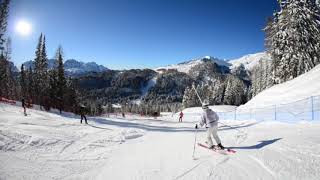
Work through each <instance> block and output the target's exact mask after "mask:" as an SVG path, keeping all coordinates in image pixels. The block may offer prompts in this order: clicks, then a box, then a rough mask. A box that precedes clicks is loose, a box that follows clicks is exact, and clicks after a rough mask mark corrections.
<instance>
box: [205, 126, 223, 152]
mask: <svg viewBox="0 0 320 180" xmlns="http://www.w3.org/2000/svg"><path fill="white" fill-rule="evenodd" d="M217 132H218V126H213V127H209V128H208V129H207V142H208V145H209V147H211V146H212V145H213V142H212V137H211V135H212V136H213V138H214V140H215V141H216V142H217V144H220V143H221V140H220V138H219V136H218V133H217Z"/></svg>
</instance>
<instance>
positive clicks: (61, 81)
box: [57, 46, 66, 113]
mask: <svg viewBox="0 0 320 180" xmlns="http://www.w3.org/2000/svg"><path fill="white" fill-rule="evenodd" d="M62 54H63V52H62V47H61V46H59V48H58V50H57V64H58V65H57V76H58V78H57V99H58V108H59V110H60V113H61V110H62V109H63V99H64V93H65V89H66V79H65V76H64V67H63V55H62Z"/></svg>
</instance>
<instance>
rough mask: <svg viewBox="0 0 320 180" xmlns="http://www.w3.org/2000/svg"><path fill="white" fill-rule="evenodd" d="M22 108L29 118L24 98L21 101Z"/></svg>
mask: <svg viewBox="0 0 320 180" xmlns="http://www.w3.org/2000/svg"><path fill="white" fill-rule="evenodd" d="M21 106H22V107H23V113H24V115H25V116H27V108H26V102H25V100H24V98H22V99H21Z"/></svg>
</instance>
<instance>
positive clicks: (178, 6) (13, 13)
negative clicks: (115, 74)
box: [7, 0, 277, 69]
mask: <svg viewBox="0 0 320 180" xmlns="http://www.w3.org/2000/svg"><path fill="white" fill-rule="evenodd" d="M276 9H277V1H276V0H261V1H256V0H241V1H239V0H228V1H218V0H192V1H191V0H96V1H94V0H91V1H89V0H78V1H77V0H12V4H11V9H10V15H9V27H8V32H7V34H8V35H9V36H10V37H11V38H12V51H13V52H12V60H13V61H14V62H15V63H16V64H21V63H22V62H24V61H27V60H30V59H34V54H35V48H36V45H37V41H38V38H39V35H40V33H41V32H43V33H44V34H45V35H46V38H47V51H48V52H47V53H48V57H49V58H52V57H54V54H55V51H56V49H57V47H58V46H59V45H62V47H63V49H64V53H65V58H66V59H70V58H74V59H77V60H81V61H85V62H89V61H95V62H97V63H98V64H102V65H105V66H107V67H109V68H114V69H124V68H144V67H146V68H147V67H149V68H152V67H157V66H161V65H167V64H175V63H179V62H182V61H185V60H189V59H192V58H196V57H202V56H206V55H210V56H215V57H218V58H222V59H233V58H238V57H240V56H242V55H245V54H249V53H256V52H260V51H264V33H263V31H262V29H263V28H264V26H265V24H266V19H267V17H268V16H271V15H272V13H273V12H274V11H275V10H276ZM21 19H24V20H26V21H29V22H30V23H31V24H32V33H31V34H30V35H29V36H26V37H24V36H21V35H19V34H18V33H17V32H16V31H15V25H16V23H17V22H18V21H19V20H21Z"/></svg>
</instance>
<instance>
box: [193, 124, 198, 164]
mask: <svg viewBox="0 0 320 180" xmlns="http://www.w3.org/2000/svg"><path fill="white" fill-rule="evenodd" d="M197 133H198V128H196V132H195V134H194V144H193V153H192V158H193V159H194V152H195V150H196V142H197Z"/></svg>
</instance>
